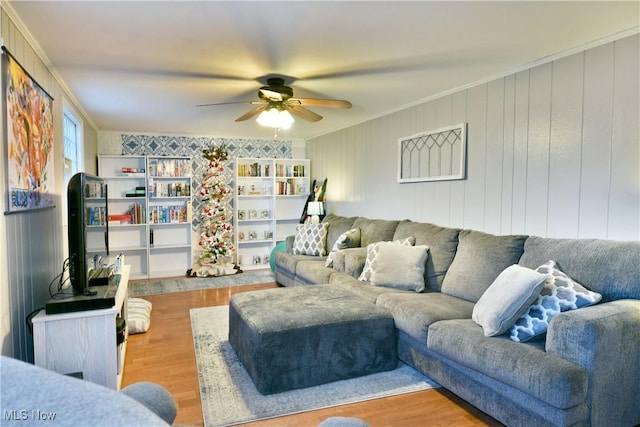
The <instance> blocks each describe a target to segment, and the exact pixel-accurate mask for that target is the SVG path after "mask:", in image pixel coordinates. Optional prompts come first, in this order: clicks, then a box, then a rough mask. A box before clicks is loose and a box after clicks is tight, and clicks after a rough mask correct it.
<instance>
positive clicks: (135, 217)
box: [129, 202, 146, 224]
mask: <svg viewBox="0 0 640 427" xmlns="http://www.w3.org/2000/svg"><path fill="white" fill-rule="evenodd" d="M129 214H130V215H131V224H144V223H145V222H146V218H145V217H146V212H145V209H144V207H143V205H142V204H141V203H138V202H135V203H134V204H133V205H131V208H130V209H129Z"/></svg>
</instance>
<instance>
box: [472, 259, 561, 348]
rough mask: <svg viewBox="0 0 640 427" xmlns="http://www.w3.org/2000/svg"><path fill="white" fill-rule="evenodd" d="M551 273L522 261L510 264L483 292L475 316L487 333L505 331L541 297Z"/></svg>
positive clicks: (474, 309) (489, 335)
mask: <svg viewBox="0 0 640 427" xmlns="http://www.w3.org/2000/svg"><path fill="white" fill-rule="evenodd" d="M548 277H549V276H548V275H546V274H541V273H538V272H537V271H535V270H531V269H530V268H526V267H521V266H519V265H512V266H510V267H507V268H506V269H505V270H504V271H503V272H502V273H500V274H499V275H498V277H497V278H496V280H494V282H493V283H492V284H491V286H489V287H488V288H487V290H486V291H485V293H484V294H482V296H481V297H480V299H479V300H478V302H477V303H476V305H475V306H474V307H473V312H472V314H471V318H472V319H473V321H474V322H476V323H477V324H478V325H480V326H482V329H483V331H484V335H485V336H487V337H493V336H496V335H501V334H504V333H505V332H506V331H507V330H508V329H509V328H510V327H511V326H512V325H513V324H514V323H515V322H516V320H518V318H519V317H520V316H522V314H523V313H524V312H525V311H527V309H528V308H529V306H530V305H531V303H533V301H535V300H536V298H538V295H540V291H541V290H542V287H543V286H544V283H545V281H546V280H547V278H548Z"/></svg>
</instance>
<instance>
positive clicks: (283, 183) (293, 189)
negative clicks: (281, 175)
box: [276, 179, 306, 196]
mask: <svg viewBox="0 0 640 427" xmlns="http://www.w3.org/2000/svg"><path fill="white" fill-rule="evenodd" d="M305 191H306V187H305V186H304V185H300V184H299V183H298V182H296V180H295V179H284V180H278V181H277V182H276V195H277V196H298V195H301V194H302V195H303V194H304V193H305Z"/></svg>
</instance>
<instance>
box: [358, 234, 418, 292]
mask: <svg viewBox="0 0 640 427" xmlns="http://www.w3.org/2000/svg"><path fill="white" fill-rule="evenodd" d="M377 252H378V256H377V262H376V264H375V267H374V268H373V271H372V272H371V278H370V279H369V283H371V284H372V285H374V286H384V287H387V288H393V289H398V290H403V291H415V292H422V291H424V288H425V285H424V270H425V268H426V264H427V258H428V257H429V247H428V246H425V245H419V246H404V245H398V244H396V243H391V242H380V244H378V246H377Z"/></svg>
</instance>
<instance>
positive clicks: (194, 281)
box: [129, 270, 276, 296]
mask: <svg viewBox="0 0 640 427" xmlns="http://www.w3.org/2000/svg"><path fill="white" fill-rule="evenodd" d="M275 280H276V276H275V274H273V272H272V271H271V270H260V271H251V272H244V273H238V274H233V275H229V276H218V277H181V278H176V279H161V280H155V281H151V280H132V281H130V282H129V296H140V295H151V294H165V293H169V292H182V291H197V290H201V289H213V288H227V287H229V286H243V285H254V284H256V283H269V282H275Z"/></svg>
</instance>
